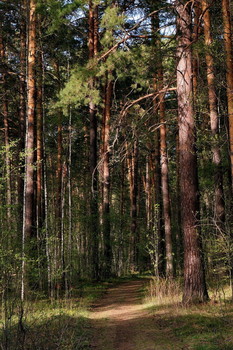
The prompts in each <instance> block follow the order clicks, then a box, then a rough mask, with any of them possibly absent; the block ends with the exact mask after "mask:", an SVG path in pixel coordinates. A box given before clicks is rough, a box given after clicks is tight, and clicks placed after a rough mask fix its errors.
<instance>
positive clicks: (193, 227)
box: [175, 0, 208, 303]
mask: <svg viewBox="0 0 233 350" xmlns="http://www.w3.org/2000/svg"><path fill="white" fill-rule="evenodd" d="M175 10H176V12H177V33H178V47H177V60H178V62H177V99H178V117H179V167H180V194H181V208H182V228H183V235H184V293H183V302H184V303H192V302H203V301H205V300H207V299H208V294H207V289H206V284H205V273H204V265H203V258H202V245H201V235H200V230H199V228H198V218H199V195H198V179H197V157H196V150H195V125H194V113H193V102H192V91H193V84H192V53H191V34H192V33H191V12H190V8H189V5H188V4H187V3H185V4H184V3H183V2H181V1H179V0H177V1H176V2H175Z"/></svg>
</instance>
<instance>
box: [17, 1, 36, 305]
mask: <svg viewBox="0 0 233 350" xmlns="http://www.w3.org/2000/svg"><path fill="white" fill-rule="evenodd" d="M27 92H28V95H27V120H26V137H25V154H26V155H25V176H24V195H23V230H22V231H23V233H22V274H21V300H24V297H25V272H26V271H25V268H26V266H25V265H26V262H25V256H26V253H28V247H29V245H28V243H29V238H31V237H32V236H33V235H34V210H33V195H34V181H33V180H34V146H35V145H34V140H35V134H34V125H35V110H36V98H35V93H36V1H35V0H30V2H29V11H28V57H27ZM26 248H27V251H26Z"/></svg>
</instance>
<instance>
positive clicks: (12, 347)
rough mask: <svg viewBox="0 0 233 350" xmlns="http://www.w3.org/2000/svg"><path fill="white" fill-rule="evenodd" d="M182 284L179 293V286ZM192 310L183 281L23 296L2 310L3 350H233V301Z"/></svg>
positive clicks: (222, 296) (222, 295)
mask: <svg viewBox="0 0 233 350" xmlns="http://www.w3.org/2000/svg"><path fill="white" fill-rule="evenodd" d="M176 286H177V288H176ZM214 288H215V289H212V290H211V288H210V287H209V290H210V297H211V301H210V302H208V303H206V304H199V305H194V306H190V307H185V306H184V305H182V304H181V297H182V287H181V285H180V283H179V281H176V280H172V281H166V280H164V279H159V278H149V279H148V278H140V277H138V278H136V279H135V278H134V279H125V280H122V279H120V280H119V279H118V280H112V281H108V282H99V283H86V282H83V283H81V282H80V283H79V286H78V288H77V289H76V290H74V291H73V292H72V293H73V294H72V295H70V297H69V298H60V299H54V300H48V299H32V300H28V301H27V302H25V303H24V305H23V313H22V309H21V304H17V300H15V298H12V299H9V300H8V302H7V303H5V309H2V310H1V309H0V316H1V318H0V349H2V350H233V303H232V302H231V301H230V297H229V295H230V294H227V289H226V288H225V289H224V288H222V289H221V288H219V287H216V286H215V287H214Z"/></svg>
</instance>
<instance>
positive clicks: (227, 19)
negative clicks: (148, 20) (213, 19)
mask: <svg viewBox="0 0 233 350" xmlns="http://www.w3.org/2000/svg"><path fill="white" fill-rule="evenodd" d="M222 14H223V26H224V44H225V51H226V69H227V71H226V80H227V107H228V124H229V149H230V163H231V182H232V186H233V53H232V25H231V15H230V2H229V0H222Z"/></svg>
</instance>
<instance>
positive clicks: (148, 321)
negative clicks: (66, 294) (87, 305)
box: [91, 280, 166, 350]
mask: <svg viewBox="0 0 233 350" xmlns="http://www.w3.org/2000/svg"><path fill="white" fill-rule="evenodd" d="M146 282H148V280H147V281H146V280H137V281H130V282H125V283H123V284H121V285H119V286H117V287H115V288H111V289H109V290H108V292H107V293H106V295H104V296H103V297H102V299H101V300H99V301H98V303H97V304H95V306H94V307H93V309H92V312H91V319H92V323H93V329H94V332H93V339H92V349H96V350H157V349H158V350H161V349H166V347H163V343H164V337H165V338H166V329H164V330H163V335H162V336H161V334H160V333H161V327H159V323H158V320H155V316H153V314H152V313H150V312H149V311H148V310H146V309H145V305H143V304H142V290H143V287H144V286H145V283H146ZM164 345H165V344H164Z"/></svg>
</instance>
